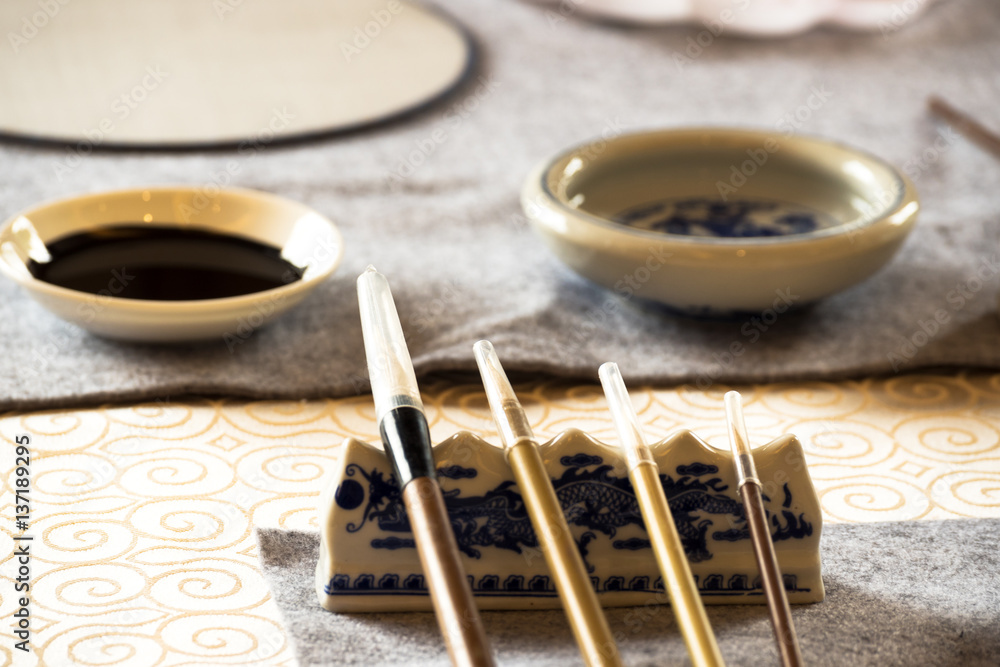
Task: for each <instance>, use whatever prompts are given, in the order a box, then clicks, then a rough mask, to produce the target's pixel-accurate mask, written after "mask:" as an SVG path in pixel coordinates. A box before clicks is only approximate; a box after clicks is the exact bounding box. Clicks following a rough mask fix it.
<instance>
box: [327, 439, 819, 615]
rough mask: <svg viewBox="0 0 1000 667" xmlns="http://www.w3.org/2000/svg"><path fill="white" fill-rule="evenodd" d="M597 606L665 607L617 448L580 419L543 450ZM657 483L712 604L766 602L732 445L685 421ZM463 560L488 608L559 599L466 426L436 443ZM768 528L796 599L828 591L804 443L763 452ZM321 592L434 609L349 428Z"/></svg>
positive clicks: (364, 607)
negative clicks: (723, 446)
mask: <svg viewBox="0 0 1000 667" xmlns="http://www.w3.org/2000/svg"><path fill="white" fill-rule="evenodd" d="M541 453H542V458H543V459H544V461H545V465H546V467H547V469H548V472H549V475H550V476H551V478H552V482H553V485H554V486H555V489H556V495H557V496H558V498H559V501H560V504H561V505H562V508H563V511H564V513H565V516H566V520H567V522H568V524H569V526H570V530H571V531H572V532H573V537H574V539H575V541H576V543H577V545H578V546H579V548H580V552H581V554H582V555H583V557H584V562H585V564H586V566H587V570H588V572H589V575H590V579H591V583H592V584H593V586H594V588H595V590H596V591H597V593H598V596H599V598H600V600H601V604H603V605H604V606H630V605H645V604H657V603H667V602H668V601H669V599H668V596H667V595H666V593H665V592H664V590H663V583H662V581H661V579H660V575H659V570H658V568H657V564H656V560H655V558H654V555H653V552H652V550H651V548H650V543H649V539H648V536H647V535H646V532H645V527H644V525H643V522H642V517H641V514H640V511H639V506H638V504H637V502H636V498H635V496H634V494H633V491H632V486H631V484H630V482H629V480H628V474H627V473H626V469H625V462H624V461H623V459H622V456H621V454H620V453H619V450H618V449H617V448H614V447H611V446H609V445H606V444H603V443H601V442H598V441H597V440H595V439H594V438H592V437H591V436H589V435H588V434H586V433H583V432H582V431H579V430H575V429H571V430H567V431H565V432H563V433H561V434H560V435H558V436H557V437H556V438H554V439H553V440H551V441H549V442H547V443H546V444H544V445H542V447H541ZM653 453H654V456H655V458H656V461H657V464H658V465H659V470H660V480H661V482H662V484H663V488H664V491H665V493H666V496H667V499H668V501H669V504H670V510H671V513H672V515H673V518H674V521H675V523H676V524H677V528H678V531H679V532H680V535H681V539H682V542H683V545H684V550H685V552H686V554H687V557H688V560H689V562H690V564H691V570H692V573H693V574H694V577H695V579H696V580H697V584H698V589H699V592H700V593H701V596H702V598H703V600H704V601H705V603H706V604H765V603H766V600H765V598H764V595H763V591H762V589H761V586H760V581H759V572H758V569H757V565H756V562H755V560H754V556H753V551H752V547H751V541H750V535H749V532H748V528H747V523H746V518H745V515H744V510H743V505H742V504H741V502H740V500H739V496H738V494H737V488H736V479H735V471H734V468H733V460H732V454H731V453H729V452H728V451H723V450H719V449H716V448H714V447H712V446H710V445H708V444H707V443H706V442H705V441H703V440H701V439H700V438H699V437H698V436H696V435H695V434H693V433H692V432H690V431H679V432H677V433H675V434H673V435H671V436H670V437H668V438H667V439H665V440H663V441H661V442H659V443H657V444H656V445H654V446H653ZM434 455H435V461H436V462H437V474H438V479H439V480H440V484H441V487H442V489H443V490H444V494H445V500H446V504H447V507H448V513H449V515H450V517H451V523H452V527H453V528H454V530H455V537H456V538H457V541H458V545H459V548H460V549H461V551H462V553H463V564H464V566H465V569H466V572H468V574H469V577H470V580H471V583H472V589H473V593H474V595H475V597H476V602H477V604H478V605H479V607H480V608H482V609H555V608H558V607H559V598H558V595H557V593H556V590H555V587H554V585H553V582H552V579H551V578H550V576H549V573H548V570H547V568H546V565H545V559H544V557H543V555H542V552H541V550H540V548H539V546H538V540H537V538H536V536H535V532H534V530H533V529H532V526H531V522H530V520H529V518H528V514H527V511H526V509H525V506H524V503H523V502H522V500H521V496H520V495H519V493H518V489H517V486H516V484H515V482H514V475H513V472H512V471H511V469H510V466H509V465H508V464H507V461H506V459H505V457H504V453H503V451H502V450H501V449H500V448H498V447H495V446H493V445H491V444H489V443H488V442H486V441H485V440H483V439H481V438H479V437H478V436H476V435H473V434H472V433H469V432H466V431H463V432H460V433H457V434H455V435H454V436H452V437H451V438H449V439H447V440H445V441H444V442H442V443H440V444H438V445H436V446H435V447H434ZM754 458H755V460H756V462H757V468H758V472H759V475H760V478H761V480H762V482H763V487H764V493H765V507H766V510H767V515H768V524H769V526H770V529H771V536H772V539H773V540H774V544H775V549H776V551H777V554H778V560H779V562H780V565H781V571H782V573H783V575H784V583H785V588H786V590H787V592H788V598H789V601H790V602H792V603H793V604H796V603H808V602H819V601H821V600H822V599H823V597H824V590H823V580H822V578H821V571H820V551H819V543H820V532H821V530H822V517H821V514H820V506H819V498H818V497H817V495H816V490H815V489H814V488H813V484H812V480H811V479H810V477H809V472H808V470H807V468H806V463H805V456H804V453H803V450H802V445H801V443H799V441H798V440H797V439H796V438H795V437H794V436H792V435H786V436H782V437H780V438H778V439H776V440H774V441H772V442H771V443H769V444H767V445H764V446H762V447H759V448H757V449H755V450H754ZM320 503H321V504H320V517H321V526H322V535H321V546H320V557H319V563H318V564H317V568H316V592H317V595H318V596H319V601H320V604H321V605H322V606H323V607H325V608H326V609H328V610H330V611H338V612H357V611H412V610H430V609H431V600H430V597H429V596H428V591H427V584H426V581H425V579H424V575H423V573H422V571H421V568H420V562H419V561H418V559H417V552H416V549H415V545H414V540H413V535H412V533H411V531H410V526H409V522H408V519H407V516H406V511H405V508H404V507H403V502H402V498H401V494H400V489H399V486H398V483H397V481H396V479H395V477H394V476H393V475H392V473H391V466H390V465H389V461H388V459H387V458H386V456H385V453H384V452H383V451H382V450H381V449H380V448H376V447H373V446H371V445H369V444H366V443H364V442H361V441H359V440H356V439H353V438H348V439H347V440H346V441H345V443H344V445H343V451H342V455H341V458H340V465H339V466H338V469H337V471H336V472H335V474H334V475H333V477H332V479H331V481H330V483H329V484H328V485H327V487H326V489H325V490H324V492H323V494H322V496H321V500H320Z"/></svg>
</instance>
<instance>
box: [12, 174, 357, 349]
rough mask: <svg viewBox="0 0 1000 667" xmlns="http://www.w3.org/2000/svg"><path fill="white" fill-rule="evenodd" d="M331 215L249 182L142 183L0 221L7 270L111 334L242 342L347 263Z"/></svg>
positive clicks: (83, 322)
mask: <svg viewBox="0 0 1000 667" xmlns="http://www.w3.org/2000/svg"><path fill="white" fill-rule="evenodd" d="M342 254H343V242H342V240H341V236H340V233H339V232H338V231H337V228H336V227H335V226H334V224H333V223H332V222H330V221H329V220H328V219H326V218H325V217H323V216H322V215H320V214H319V213H317V212H316V211H314V210H312V209H310V208H309V207H307V206H305V205H303V204H299V203H297V202H293V201H289V200H287V199H283V198H281V197H277V196H274V195H271V194H267V193H263V192H254V191H251V190H222V191H221V192H216V193H214V194H209V193H206V192H205V191H204V189H202V188H195V187H173V188H171V187H166V188H140V189H134V190H121V191H117V192H103V193H98V194H90V195H84V196H80V197H72V198H70V199H63V200H60V201H55V202H50V203H46V204H42V205H40V206H37V207H35V208H32V209H30V210H28V211H25V212H23V213H20V214H18V215H15V216H14V217H12V218H11V219H10V220H8V221H7V222H6V223H5V224H4V225H3V227H2V228H0V272H2V273H4V274H6V275H7V277H9V278H11V279H12V280H14V281H15V282H17V283H18V284H20V285H21V286H22V287H23V288H24V289H25V290H26V291H27V293H28V294H29V295H30V296H31V297H32V298H34V299H35V300H36V301H38V302H39V303H40V304H41V305H42V306H44V307H45V308H47V309H49V310H50V311H52V313H54V314H55V315H57V316H59V317H61V318H63V319H64V320H67V321H69V322H72V323H74V324H76V325H78V326H80V327H82V328H84V329H86V330H87V331H90V332H91V333H93V334H96V335H98V336H103V337H106V338H115V339H121V340H133V341H148V342H181V341H190V340H204V339H211V338H220V339H222V340H223V341H229V342H234V341H235V342H242V341H243V340H245V339H246V338H248V337H249V336H250V335H252V334H253V333H254V332H255V331H256V330H257V329H259V328H260V327H262V326H264V325H265V324H267V323H268V322H269V321H270V320H272V319H273V318H275V317H277V316H278V315H280V314H281V313H283V312H285V311H287V310H288V309H289V308H291V307H292V306H294V305H296V304H297V303H299V302H300V301H301V300H302V299H303V298H304V297H305V296H306V294H308V293H309V292H310V291H311V290H313V289H315V288H316V287H317V286H318V285H319V284H320V282H322V281H323V280H324V279H325V278H327V277H328V276H330V274H332V273H333V271H334V270H335V269H336V268H337V265H338V264H339V263H340V259H341V256H342Z"/></svg>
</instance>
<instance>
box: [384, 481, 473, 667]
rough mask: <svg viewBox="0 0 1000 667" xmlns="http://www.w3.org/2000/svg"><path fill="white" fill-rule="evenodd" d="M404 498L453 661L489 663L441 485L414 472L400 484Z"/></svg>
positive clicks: (461, 663)
mask: <svg viewBox="0 0 1000 667" xmlns="http://www.w3.org/2000/svg"><path fill="white" fill-rule="evenodd" d="M403 502H404V503H405V504H406V512H407V514H408V515H409V518H410V527H411V528H412V529H413V536H414V538H415V539H416V543H417V553H418V554H419V555H420V565H421V566H422V567H423V569H424V574H425V575H426V577H427V587H428V588H429V589H430V592H431V601H432V602H433V603H434V613H435V614H437V620H438V625H439V626H440V628H441V634H442V635H443V636H444V641H445V645H446V646H447V647H448V655H449V656H450V657H451V661H452V663H454V664H455V665H461V666H462V667H466V666H468V667H492V665H493V657H492V656H491V655H490V651H489V645H488V643H487V641H486V632H485V630H483V622H482V620H481V619H480V618H479V610H478V609H477V608H476V603H475V601H474V600H473V599H472V588H471V587H470V586H469V580H468V579H467V578H466V576H465V568H464V567H463V566H462V562H461V560H460V558H459V551H458V545H457V544H456V542H455V533H454V532H453V531H452V528H451V522H450V520H449V519H448V512H447V509H446V508H445V504H444V496H442V495H441V487H440V486H438V483H437V481H436V480H434V479H432V478H430V477H415V478H414V479H413V480H411V481H410V483H409V484H407V485H406V486H405V487H404V488H403Z"/></svg>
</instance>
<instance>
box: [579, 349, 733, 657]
mask: <svg viewBox="0 0 1000 667" xmlns="http://www.w3.org/2000/svg"><path fill="white" fill-rule="evenodd" d="M598 374H599V375H600V378H601V385H603V387H604V395H605V396H606V397H607V399H608V406H609V407H610V408H611V417H612V419H613V420H614V423H615V430H616V431H617V432H618V440H619V441H620V442H621V446H622V450H624V452H625V464H626V466H627V467H628V477H629V480H630V481H631V482H632V489H633V490H634V491H635V498H636V501H637V502H638V503H639V509H640V511H641V512H642V519H643V523H645V524H646V532H647V533H648V534H649V541H650V543H651V544H652V547H653V553H654V554H655V555H656V562H657V563H658V564H659V566H660V573H661V574H662V575H663V583H664V587H665V588H666V590H667V593H668V594H669V596H670V605H671V606H672V607H673V610H674V616H675V617H676V618H677V624H678V625H679V626H680V630H681V636H682V637H684V643H685V644H686V645H687V650H688V655H689V656H690V657H691V664H693V665H695V666H696V667H718V666H720V665H724V664H725V662H723V660H722V654H721V653H720V652H719V646H718V644H717V643H716V641H715V634H714V633H713V632H712V626H711V624H710V623H709V622H708V615H707V614H706V613H705V606H704V605H703V604H702V602H701V596H700V595H699V594H698V586H697V585H696V584H695V580H694V577H693V576H692V574H691V566H690V565H689V564H688V559H687V555H686V554H685V553H684V546H683V545H682V544H681V537H680V535H679V534H678V533H677V526H676V525H675V524H674V518H673V515H671V513H670V506H669V505H668V504H667V497H666V495H665V494H664V493H663V485H662V484H661V483H660V470H659V467H658V466H657V465H656V459H654V458H653V452H652V451H650V449H649V447H648V446H647V445H646V439H645V438H644V437H643V434H642V428H641V427H640V426H639V418H638V417H637V416H636V414H635V408H634V407H633V406H632V401H631V399H630V398H629V395H628V390H627V389H626V388H625V381H624V380H623V379H622V375H621V371H619V370H618V364H616V363H613V362H608V363H606V364H604V365H602V366H601V368H600V370H599V371H598Z"/></svg>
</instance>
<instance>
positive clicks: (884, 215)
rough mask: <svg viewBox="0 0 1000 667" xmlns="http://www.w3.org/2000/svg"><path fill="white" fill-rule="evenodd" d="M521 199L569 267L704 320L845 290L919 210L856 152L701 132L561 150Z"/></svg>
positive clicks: (893, 179) (896, 241) (764, 135)
mask: <svg viewBox="0 0 1000 667" xmlns="http://www.w3.org/2000/svg"><path fill="white" fill-rule="evenodd" d="M522 205H523V207H524V209H525V212H526V213H527V215H528V217H529V219H530V220H531V222H532V224H533V226H534V228H535V230H536V231H537V232H538V233H539V234H540V235H541V237H542V239H543V240H544V241H545V243H546V244H547V245H548V246H549V248H550V249H551V250H552V251H553V252H554V253H555V254H556V256H558V257H559V259H561V260H562V261H563V262H565V263H566V264H567V265H568V266H569V267H570V268H572V269H573V270H574V271H576V272H577V273H579V274H580V275H582V276H584V277H586V278H589V279H590V280H592V281H593V282H595V283H597V284H599V285H603V286H604V287H607V288H609V289H611V290H614V291H615V292H617V293H619V294H621V295H623V296H627V297H632V296H635V297H638V298H642V299H649V300H652V301H657V302H660V303H663V304H665V305H667V306H669V307H670V308H671V309H674V310H677V311H680V312H683V313H687V314H692V315H707V316H727V315H733V314H738V313H747V312H761V311H763V310H765V309H768V308H775V307H780V310H781V311H782V312H783V311H784V310H785V309H786V308H787V307H788V306H791V305H794V306H800V305H804V304H806V303H809V302H812V301H816V300H817V299H821V298H823V297H825V296H829V295H831V294H834V293H836V292H839V291H841V290H844V289H846V288H848V287H851V286H852V285H855V284H857V283H859V282H861V281H863V280H865V279H866V278H868V277H870V276H871V275H872V274H874V273H875V272H876V271H878V270H879V269H880V268H881V267H882V266H883V265H885V264H886V263H887V262H888V261H889V260H890V259H891V258H892V256H893V255H894V254H895V253H896V251H897V250H898V249H899V247H900V246H901V245H902V243H903V241H904V240H905V238H906V236H907V234H908V233H909V232H910V230H911V229H912V227H913V224H914V222H915V221H916V217H917V212H918V210H919V203H918V200H917V195H916V192H915V190H914V188H913V184H912V183H911V182H910V181H909V180H908V179H907V178H906V177H905V176H904V175H903V174H902V173H900V172H899V171H898V170H897V169H895V168H893V167H892V166H890V165H889V164H887V163H886V162H884V161H882V160H880V159H878V158H876V157H873V156H871V155H869V154H867V153H864V152H862V151H858V150H855V149H853V148H850V147H847V146H844V145H842V144H838V143H834V142H830V141H826V140H823V139H817V138H812V137H805V136H783V135H780V134H775V133H769V132H759V131H751V130H734V129H711V128H706V129H686V130H660V131H650V132H642V133H637V134H628V135H623V136H619V137H615V138H612V139H607V140H604V139H602V140H599V141H595V142H591V143H588V144H584V145H581V146H577V147H574V148H572V149H570V150H568V151H565V152H563V153H560V154H558V155H556V156H555V157H553V158H550V159H548V160H546V161H545V162H544V163H542V164H541V165H540V166H539V167H537V168H536V169H535V170H534V172H533V173H532V174H531V176H530V177H529V179H528V182H527V183H526V185H525V187H524V190H523V192H522Z"/></svg>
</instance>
